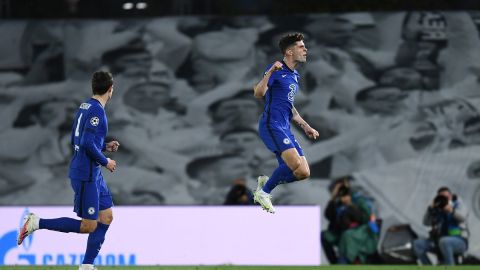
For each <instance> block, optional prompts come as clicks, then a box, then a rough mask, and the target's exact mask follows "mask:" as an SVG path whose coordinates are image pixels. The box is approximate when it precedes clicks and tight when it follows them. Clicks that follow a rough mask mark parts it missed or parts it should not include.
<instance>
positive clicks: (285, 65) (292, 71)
mask: <svg viewBox="0 0 480 270" xmlns="http://www.w3.org/2000/svg"><path fill="white" fill-rule="evenodd" d="M282 64H283V66H284V67H286V68H287V69H288V71H290V72H291V73H295V71H294V70H291V69H290V68H289V67H288V66H287V64H286V63H285V62H284V61H283V60H282Z"/></svg>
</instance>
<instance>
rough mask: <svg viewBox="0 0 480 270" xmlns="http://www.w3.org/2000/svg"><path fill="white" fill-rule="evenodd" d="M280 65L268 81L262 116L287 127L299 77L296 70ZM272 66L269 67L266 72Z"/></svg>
mask: <svg viewBox="0 0 480 270" xmlns="http://www.w3.org/2000/svg"><path fill="white" fill-rule="evenodd" d="M282 64H283V67H282V69H281V70H278V71H275V72H273V73H272V75H271V76H270V79H269V80H268V84H267V86H268V89H267V92H266V93H265V107H264V110H263V114H264V115H268V118H269V119H270V120H273V121H277V123H279V124H280V125H281V126H282V127H289V126H290V120H291V118H292V115H293V114H292V109H293V102H294V100H295V94H297V92H298V89H299V88H298V80H299V78H300V75H299V74H298V72H297V70H291V69H290V68H289V67H288V66H287V64H285V63H284V62H282ZM272 65H273V64H271V65H269V66H268V67H267V69H266V71H268V70H269V69H270V67H271V66H272Z"/></svg>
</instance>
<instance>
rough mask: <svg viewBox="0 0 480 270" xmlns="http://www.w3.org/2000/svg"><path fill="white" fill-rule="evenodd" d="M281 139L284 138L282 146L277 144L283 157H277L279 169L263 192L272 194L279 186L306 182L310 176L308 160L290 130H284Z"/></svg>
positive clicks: (266, 184)
mask: <svg viewBox="0 0 480 270" xmlns="http://www.w3.org/2000/svg"><path fill="white" fill-rule="evenodd" d="M279 137H280V138H282V137H283V140H282V142H281V144H280V143H277V144H279V146H278V149H280V150H281V155H280V156H279V155H278V154H277V155H276V156H277V160H278V167H277V169H275V171H274V172H273V173H272V176H271V177H270V179H269V180H268V181H267V182H266V183H265V185H264V187H263V191H265V192H266V193H270V192H272V190H273V189H274V188H275V187H276V186H278V185H279V184H284V183H291V182H294V181H297V180H304V179H306V178H308V177H309V176H310V168H309V166H308V163H307V159H306V158H305V156H304V155H303V150H302V147H300V144H299V143H298V142H297V140H296V139H295V136H294V135H293V134H292V133H291V132H290V130H283V133H282V134H281V135H280V136H279Z"/></svg>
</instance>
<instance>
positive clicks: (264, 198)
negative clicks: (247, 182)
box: [253, 175, 275, 214]
mask: <svg viewBox="0 0 480 270" xmlns="http://www.w3.org/2000/svg"><path fill="white" fill-rule="evenodd" d="M257 181H258V182H257V189H256V190H255V192H254V193H253V202H255V203H259V204H260V205H261V206H262V208H263V209H264V210H265V211H267V212H269V213H272V214H274V213H275V208H274V207H273V205H272V195H270V194H268V193H266V192H265V191H263V190H262V188H263V186H264V185H265V183H266V182H267V181H268V176H265V175H260V176H259V177H258V179H257Z"/></svg>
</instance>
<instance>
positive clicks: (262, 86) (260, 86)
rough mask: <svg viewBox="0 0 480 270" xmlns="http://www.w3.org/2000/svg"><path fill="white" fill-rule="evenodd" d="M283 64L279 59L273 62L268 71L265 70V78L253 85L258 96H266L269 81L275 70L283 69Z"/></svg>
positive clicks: (255, 94)
mask: <svg viewBox="0 0 480 270" xmlns="http://www.w3.org/2000/svg"><path fill="white" fill-rule="evenodd" d="M282 66H283V64H282V63H280V62H279V61H276V62H275V63H273V65H272V66H271V67H270V69H269V70H267V72H265V74H264V76H263V78H262V79H261V80H260V81H259V82H258V83H257V84H256V85H255V86H254V87H253V95H254V96H255V97H256V98H262V97H263V96H265V93H266V92H267V89H268V81H269V80H270V76H272V74H273V72H275V71H277V70H280V69H282Z"/></svg>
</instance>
